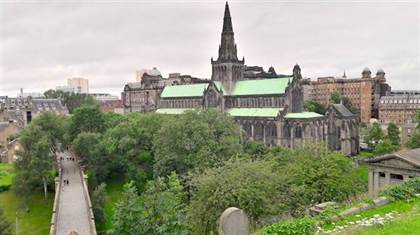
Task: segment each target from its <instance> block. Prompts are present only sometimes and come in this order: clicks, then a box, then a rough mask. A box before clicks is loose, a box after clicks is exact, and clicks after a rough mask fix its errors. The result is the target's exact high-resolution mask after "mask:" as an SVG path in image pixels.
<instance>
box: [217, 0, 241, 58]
mask: <svg viewBox="0 0 420 235" xmlns="http://www.w3.org/2000/svg"><path fill="white" fill-rule="evenodd" d="M217 60H218V61H223V62H227V61H231V62H232V61H235V62H237V61H238V56H237V49H236V44H235V39H234V33H233V27H232V18H231V16H230V10H229V4H228V3H227V2H226V5H225V15H224V17H223V30H222V38H221V42H220V46H219V57H218V59H217Z"/></svg>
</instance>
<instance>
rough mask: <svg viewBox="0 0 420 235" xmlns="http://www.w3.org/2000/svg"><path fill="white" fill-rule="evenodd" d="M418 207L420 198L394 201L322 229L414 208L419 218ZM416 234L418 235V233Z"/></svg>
mask: <svg viewBox="0 0 420 235" xmlns="http://www.w3.org/2000/svg"><path fill="white" fill-rule="evenodd" d="M419 206H420V198H416V199H413V200H411V201H396V202H392V203H390V204H387V205H384V206H381V207H377V208H374V209H371V210H367V211H364V212H361V213H359V214H357V215H359V216H356V215H350V216H347V217H346V218H344V219H342V220H340V221H338V222H336V223H335V225H332V224H327V225H324V226H323V228H324V230H325V229H327V230H331V229H333V228H334V227H335V226H343V225H346V224H348V223H349V222H355V221H357V220H361V219H363V218H371V217H373V216H374V215H380V216H383V215H385V214H386V213H389V212H397V213H399V214H404V213H410V212H411V211H413V210H414V209H415V208H417V210H419V211H418V213H417V216H419V217H420V215H419V213H420V209H419V208H418V207H419ZM419 231H420V230H419ZM418 234H420V232H419V233H418Z"/></svg>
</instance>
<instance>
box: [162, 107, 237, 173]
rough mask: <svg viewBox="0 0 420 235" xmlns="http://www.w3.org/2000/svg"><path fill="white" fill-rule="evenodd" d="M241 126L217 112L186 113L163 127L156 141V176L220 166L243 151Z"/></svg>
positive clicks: (195, 111)
mask: <svg viewBox="0 0 420 235" xmlns="http://www.w3.org/2000/svg"><path fill="white" fill-rule="evenodd" d="M239 131H240V129H239V126H238V125H237V124H235V123H234V122H233V119H232V118H231V117H229V116H227V115H226V114H224V113H221V112H219V111H217V110H213V109H206V110H194V111H187V112H185V113H184V114H183V115H179V116H177V117H176V118H171V119H170V121H167V122H165V123H163V125H162V128H161V129H160V130H159V131H158V132H157V133H156V136H155V138H154V152H155V165H154V172H155V173H156V175H159V176H164V175H168V174H169V173H170V172H172V171H175V172H177V173H178V174H181V175H182V174H185V173H186V172H187V171H189V170H190V169H194V168H199V169H204V168H207V167H210V166H220V165H222V164H223V162H224V161H225V160H227V159H230V158H231V157H232V156H235V155H237V154H239V153H240V152H241V150H242V147H241V144H240V138H239V133H240V132H239Z"/></svg>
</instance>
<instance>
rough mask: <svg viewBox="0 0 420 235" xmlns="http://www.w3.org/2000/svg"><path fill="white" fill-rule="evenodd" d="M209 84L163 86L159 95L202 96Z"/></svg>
mask: <svg viewBox="0 0 420 235" xmlns="http://www.w3.org/2000/svg"><path fill="white" fill-rule="evenodd" d="M208 86H209V84H208V83H199V84H191V85H177V86H165V88H164V89H163V91H162V94H161V95H160V97H162V98H171V97H198V96H203V92H204V90H205V89H207V87H208Z"/></svg>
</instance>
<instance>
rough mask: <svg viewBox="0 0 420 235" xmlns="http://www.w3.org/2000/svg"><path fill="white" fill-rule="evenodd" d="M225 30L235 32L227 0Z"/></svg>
mask: <svg viewBox="0 0 420 235" xmlns="http://www.w3.org/2000/svg"><path fill="white" fill-rule="evenodd" d="M223 32H233V27H232V18H231V17H230V10H229V4H228V2H227V1H226V5H225V16H224V17H223Z"/></svg>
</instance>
